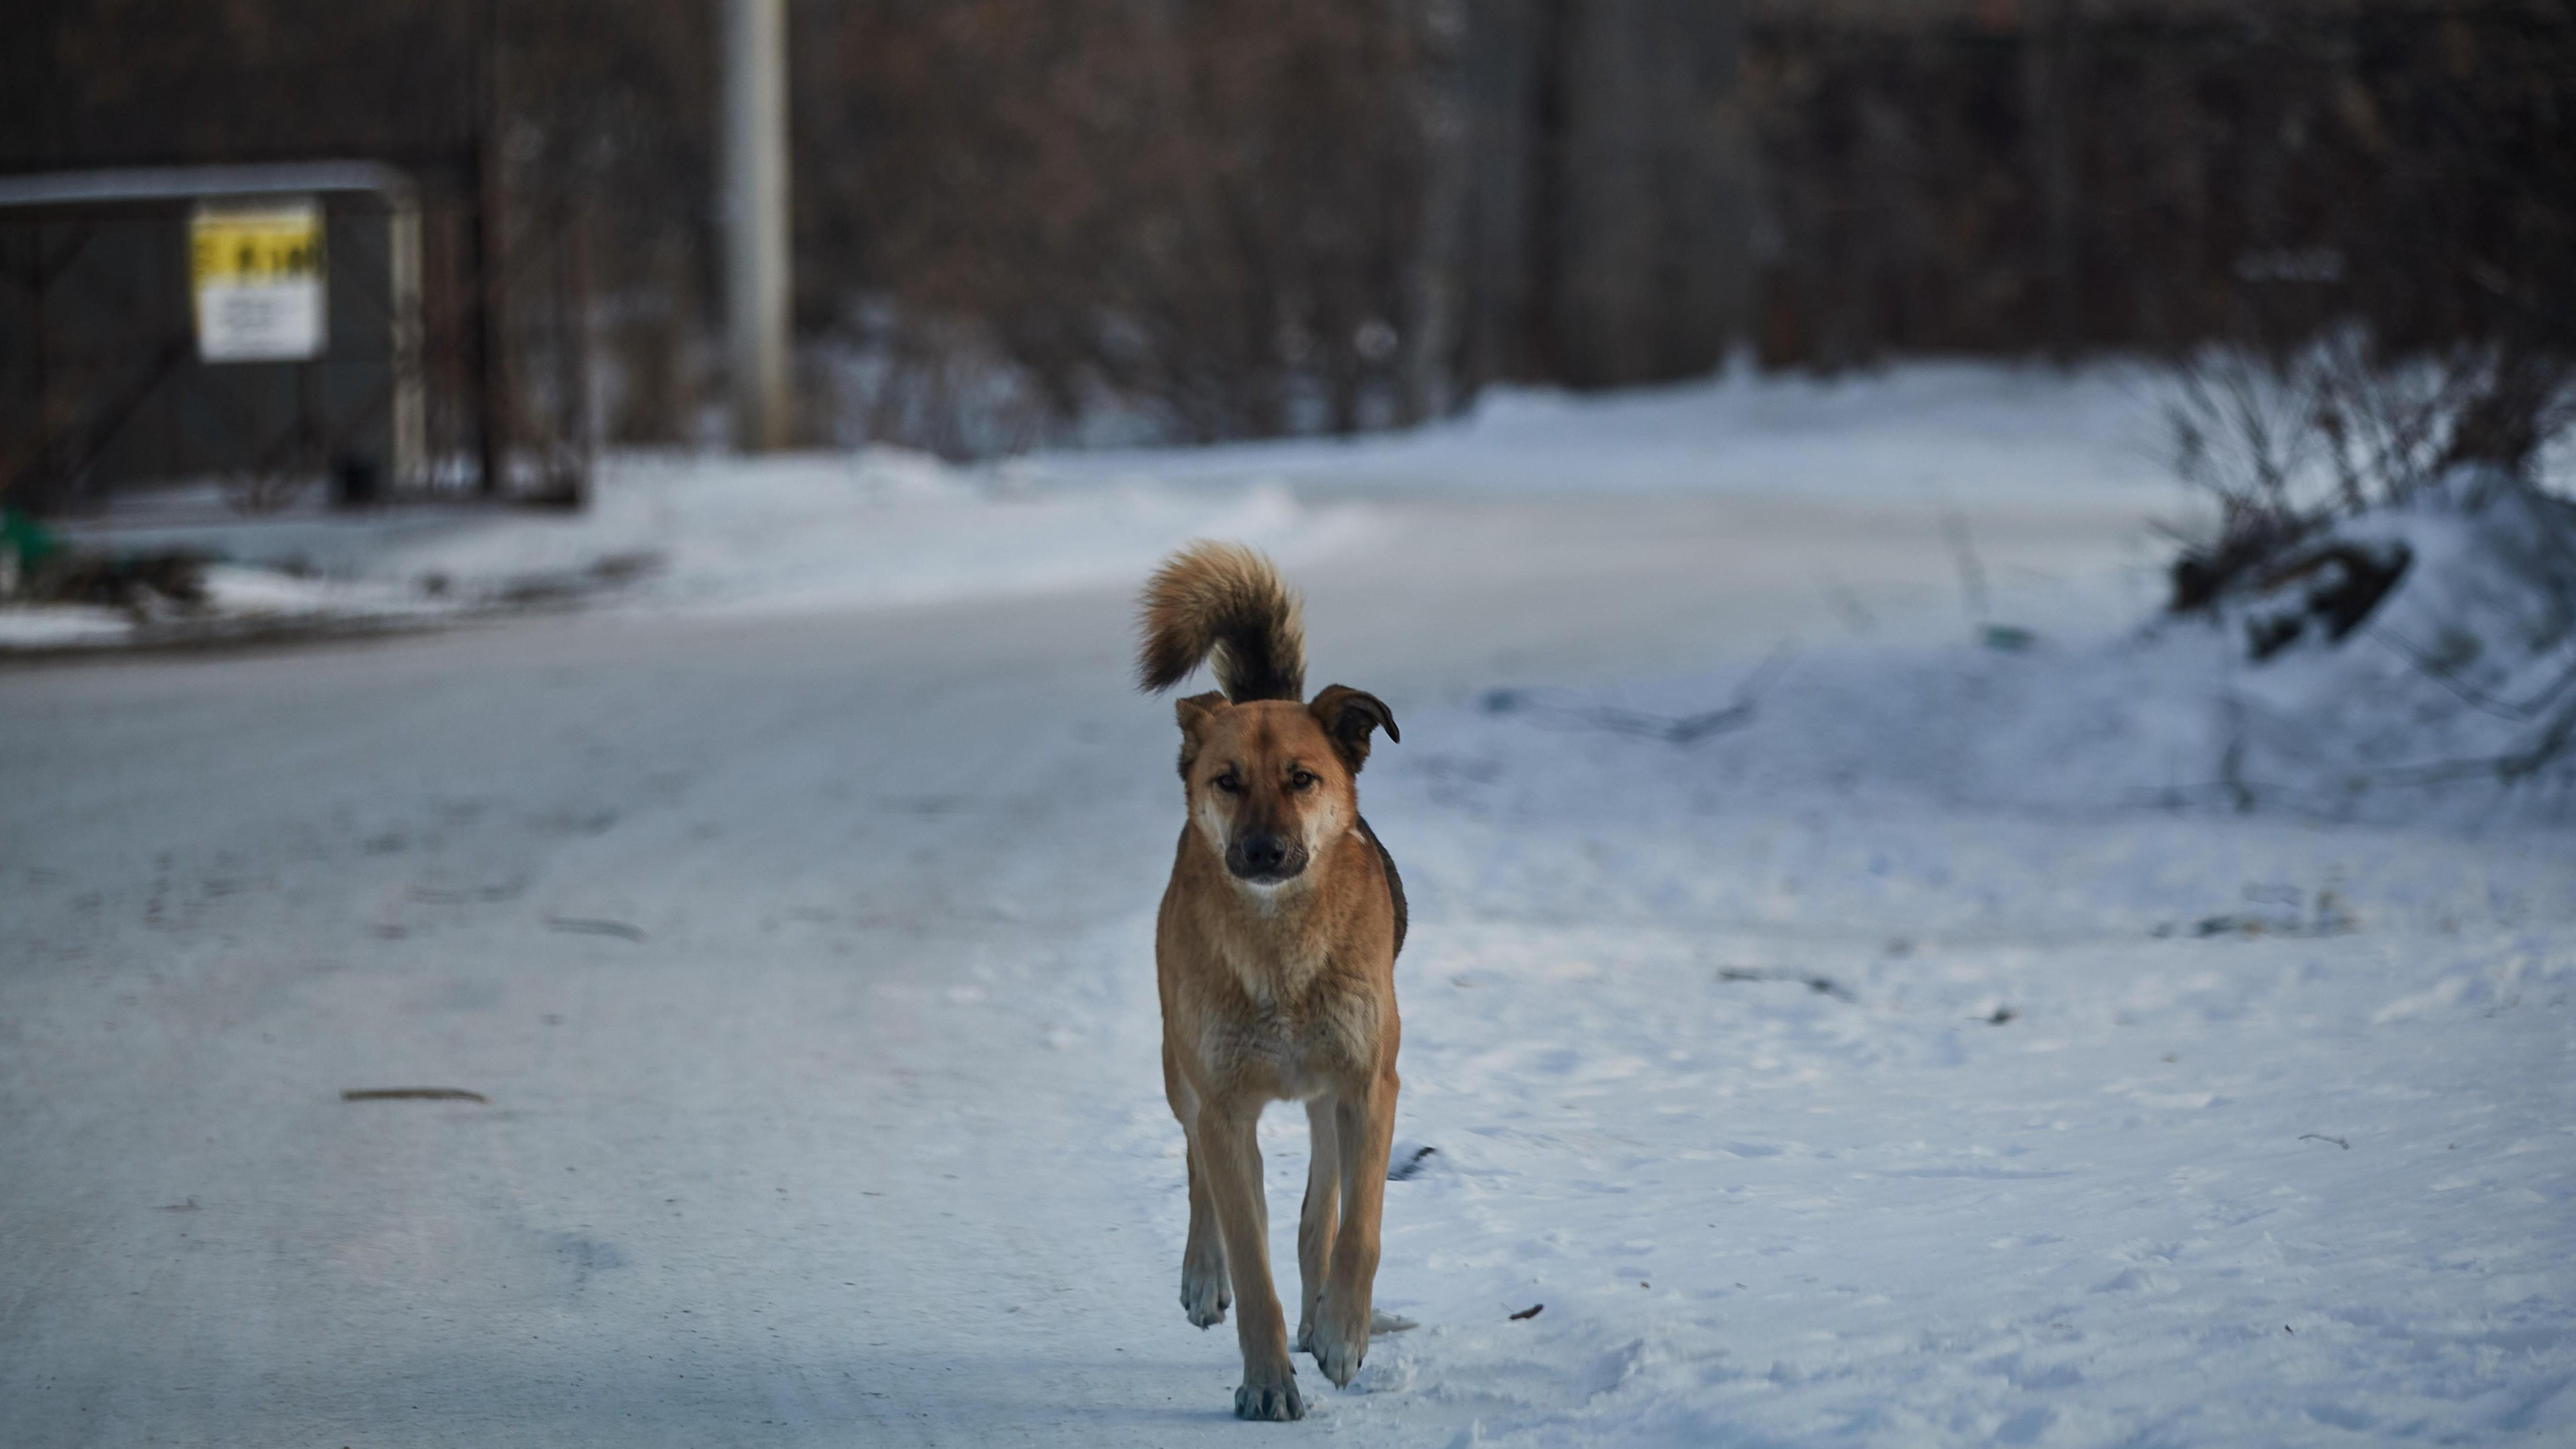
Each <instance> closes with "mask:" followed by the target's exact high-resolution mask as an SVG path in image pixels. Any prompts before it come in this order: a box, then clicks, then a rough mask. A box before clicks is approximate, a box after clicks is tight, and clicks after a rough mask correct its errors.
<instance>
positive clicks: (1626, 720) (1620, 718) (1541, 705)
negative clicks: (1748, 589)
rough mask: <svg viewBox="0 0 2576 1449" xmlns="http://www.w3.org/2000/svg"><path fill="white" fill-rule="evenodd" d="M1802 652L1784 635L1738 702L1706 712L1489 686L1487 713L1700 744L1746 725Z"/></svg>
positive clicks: (1673, 742) (1485, 702)
mask: <svg viewBox="0 0 2576 1449" xmlns="http://www.w3.org/2000/svg"><path fill="white" fill-rule="evenodd" d="M1796 653H1797V641H1796V640H1795V639H1783V640H1781V641H1780V646H1779V647H1778V648H1776V649H1774V650H1772V651H1771V653H1770V655H1769V656H1768V657H1766V658H1765V659H1764V660H1763V661H1762V662H1761V663H1760V664H1759V665H1756V666H1755V667H1754V670H1753V672H1752V673H1751V674H1748V675H1746V676H1745V677H1744V682H1743V683H1742V684H1740V685H1738V686H1736V690H1735V702H1734V703H1733V704H1730V705H1727V706H1726V707H1724V708H1722V709H1711V710H1703V711H1701V712H1699V713H1697V714H1686V715H1681V716H1679V717H1675V716H1671V715H1660V714H1648V713H1646V712H1645V711H1643V710H1634V709H1622V708H1620V707H1619V706H1617V705H1608V704H1596V705H1574V704H1559V703H1556V702H1554V701H1552V700H1549V699H1545V698H1541V697H1539V696H1538V695H1537V694H1535V693H1534V692H1533V691H1529V690H1521V689H1495V690H1488V691H1487V692H1486V694H1485V697H1484V700H1483V702H1482V704H1483V708H1484V711H1485V713H1487V714H1521V713H1526V714H1528V715H1529V716H1530V717H1531V720H1532V722H1533V723H1537V724H1541V725H1545V726H1548V727H1550V728H1556V729H1569V730H1574V729H1597V730H1608V731H1610V732H1611V733H1612V734H1621V735H1634V736H1637V737H1639V738H1641V739H1650V740H1662V741H1663V742H1664V743H1666V744H1668V745H1695V744H1698V743H1699V742H1700V741H1701V740H1704V739H1707V738H1708V737H1710V736H1711V735H1718V734H1724V733H1726V732H1727V731H1729V730H1736V729H1742V728H1743V727H1744V726H1746V725H1748V724H1751V723H1752V722H1753V709H1754V706H1755V705H1756V704H1758V703H1759V702H1760V701H1761V698H1762V692H1763V691H1764V690H1765V689H1767V688H1769V687H1770V684H1771V681H1772V680H1773V679H1774V678H1776V677H1777V676H1778V675H1779V673H1780V671H1781V670H1782V669H1784V668H1786V667H1788V663H1789V660H1790V659H1791V658H1792V657H1793V656H1794V655H1795V654H1796Z"/></svg>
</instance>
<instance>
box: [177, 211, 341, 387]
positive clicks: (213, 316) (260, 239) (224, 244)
mask: <svg viewBox="0 0 2576 1449" xmlns="http://www.w3.org/2000/svg"><path fill="white" fill-rule="evenodd" d="M188 274H189V281H190V284H191V290H193V291H194V292H195V294H196V302H197V351H198V354H199V355H200V356H202V357H204V358H205V360H207V361H208V362H264V361H281V360H294V359H298V358H307V357H313V356H316V355H318V354H319V353H320V352H321V351H322V343H323V337H324V325H323V322H324V313H323V273H322V207H321V205H320V204H319V203H317V202H315V201H312V200H311V199H309V198H303V199H296V200H290V201H276V202H268V203H264V204H261V205H258V206H242V207H218V206H201V207H199V208H197V210H196V212H195V214H194V215H192V216H190V217H189V219H188Z"/></svg>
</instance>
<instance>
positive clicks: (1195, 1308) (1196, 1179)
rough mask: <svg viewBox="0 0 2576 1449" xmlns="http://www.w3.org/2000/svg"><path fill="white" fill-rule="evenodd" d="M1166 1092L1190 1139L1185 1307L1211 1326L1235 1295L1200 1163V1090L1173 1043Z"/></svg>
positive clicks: (1167, 1052) (1196, 1321) (1194, 1319)
mask: <svg viewBox="0 0 2576 1449" xmlns="http://www.w3.org/2000/svg"><path fill="white" fill-rule="evenodd" d="M1163 1095H1164V1097H1165V1099H1166V1100H1168V1101H1169V1102H1170V1103H1171V1104H1172V1115H1173V1116H1175V1117H1178V1118H1179V1119H1181V1133H1182V1136H1183V1137H1184V1138H1186V1139H1187V1140H1188V1144H1189V1155H1188V1157H1187V1159H1186V1161H1187V1163H1188V1166H1189V1175H1190V1237H1189V1243H1188V1245H1187V1246H1185V1247H1183V1248H1182V1249H1181V1311H1182V1312H1183V1313H1186V1314H1188V1315H1189V1317H1190V1322H1191V1323H1192V1324H1193V1325H1195V1326H1197V1327H1199V1328H1209V1327H1213V1326H1214V1325H1216V1324H1220V1323H1223V1322H1225V1310H1226V1309H1227V1308H1228V1307H1229V1306H1231V1305H1232V1304H1233V1302H1234V1295H1233V1294H1232V1293H1231V1292H1229V1291H1228V1290H1227V1287H1226V1281H1225V1235H1224V1234H1223V1233H1221V1232H1219V1231H1218V1230H1217V1225H1216V1203H1215V1201H1214V1199H1212V1198H1210V1197H1209V1196H1208V1183H1207V1172H1206V1169H1204V1168H1203V1167H1202V1166H1200V1163H1199V1144H1198V1125H1197V1124H1198V1115H1199V1103H1198V1093H1196V1092H1193V1091H1191V1090H1190V1085H1189V1083H1188V1082H1186V1081H1184V1080H1182V1078H1181V1073H1180V1067H1179V1065H1178V1064H1177V1063H1175V1062H1174V1061H1173V1060H1172V1048H1171V1045H1170V1043H1168V1042H1167V1043H1165V1044H1164V1046H1163Z"/></svg>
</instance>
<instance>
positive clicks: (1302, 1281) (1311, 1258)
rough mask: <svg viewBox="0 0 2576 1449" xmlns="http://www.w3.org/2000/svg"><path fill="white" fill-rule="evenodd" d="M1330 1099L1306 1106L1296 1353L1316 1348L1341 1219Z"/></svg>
mask: <svg viewBox="0 0 2576 1449" xmlns="http://www.w3.org/2000/svg"><path fill="white" fill-rule="evenodd" d="M1338 1115H1339V1114H1337V1113H1336V1112H1335V1111H1334V1110H1333V1100H1332V1098H1330V1097H1317V1098H1315V1099H1314V1100H1313V1101H1310V1102H1308V1103H1307V1104H1306V1201H1305V1205H1304V1206H1303V1207H1301V1208H1299V1209H1298V1212H1297V1287H1298V1294H1297V1300H1298V1301H1297V1351H1298V1352H1299V1353H1307V1352H1311V1351H1312V1350H1313V1349H1314V1347H1315V1303H1316V1300H1318V1299H1320V1298H1321V1297H1322V1296H1323V1293H1324V1274H1325V1272H1326V1270H1327V1268H1328V1267H1329V1265H1330V1264H1331V1263H1332V1261H1333V1234H1334V1232H1335V1231H1336V1230H1337V1229H1338V1228H1339V1227H1340V1225H1341V1220H1342V1146H1341V1137H1340V1134H1339V1133H1337V1132H1336V1131H1335V1130H1334V1121H1335V1119H1336V1117H1337V1116H1338Z"/></svg>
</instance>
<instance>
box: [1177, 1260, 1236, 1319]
mask: <svg viewBox="0 0 2576 1449" xmlns="http://www.w3.org/2000/svg"><path fill="white" fill-rule="evenodd" d="M1233 1305H1234V1294H1233V1292H1232V1291H1231V1290H1229V1289H1228V1288H1227V1287H1226V1282H1225V1270H1224V1269H1223V1268H1218V1269H1216V1270H1215V1271H1213V1272H1207V1271H1196V1272H1194V1271H1192V1270H1190V1269H1188V1268H1184V1269H1182V1270H1181V1311H1182V1312H1183V1313H1186V1314H1188V1315H1189V1316H1190V1322H1191V1324H1193V1325H1194V1326H1196V1327H1199V1328H1212V1327H1214V1326H1216V1325H1217V1324H1220V1323H1223V1322H1225V1310H1226V1309H1228V1308H1230V1307H1232V1306H1233Z"/></svg>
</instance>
